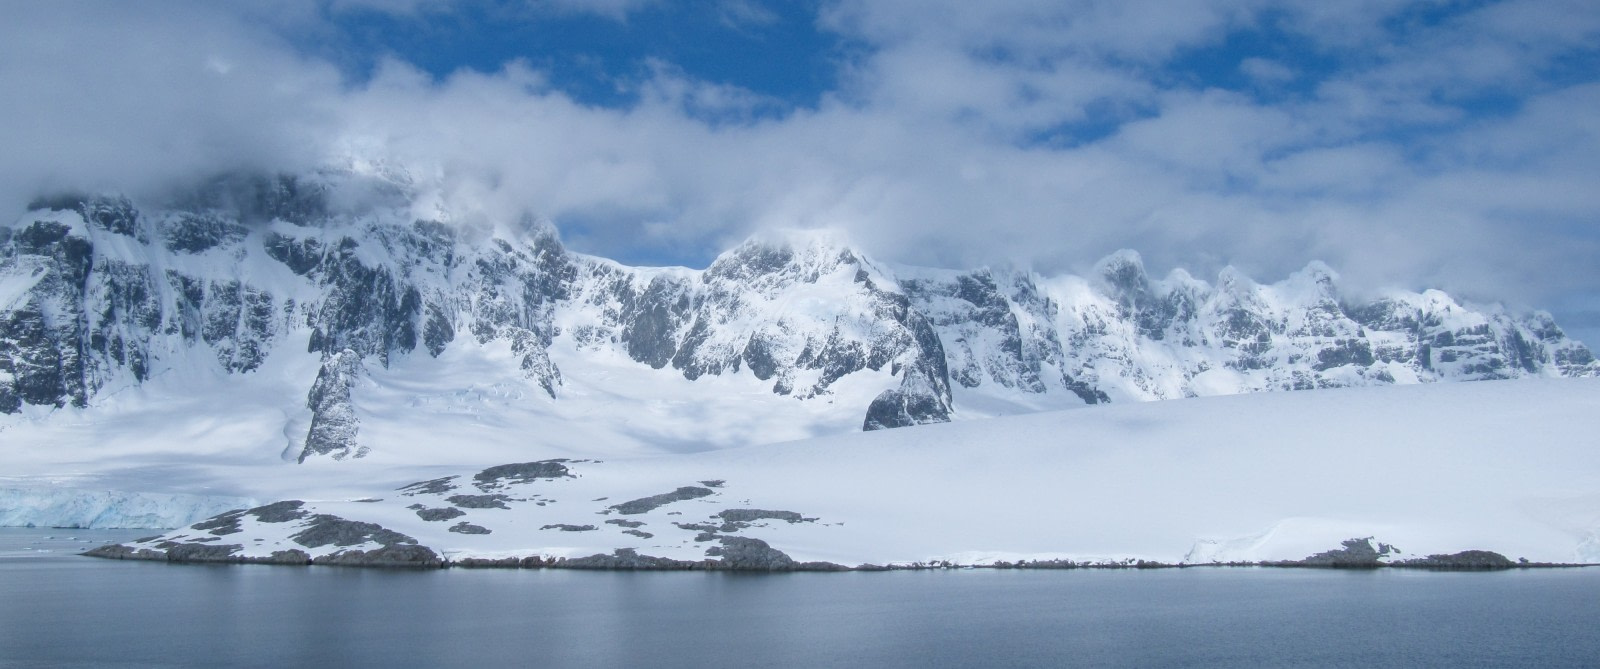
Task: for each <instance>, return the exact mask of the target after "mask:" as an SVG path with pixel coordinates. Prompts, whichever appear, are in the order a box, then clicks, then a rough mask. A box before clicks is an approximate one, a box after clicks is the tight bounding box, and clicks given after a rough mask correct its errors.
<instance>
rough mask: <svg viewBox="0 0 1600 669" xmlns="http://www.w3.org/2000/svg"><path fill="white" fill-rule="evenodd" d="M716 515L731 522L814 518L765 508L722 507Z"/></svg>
mask: <svg viewBox="0 0 1600 669" xmlns="http://www.w3.org/2000/svg"><path fill="white" fill-rule="evenodd" d="M717 517H718V518H721V519H723V520H724V521H727V522H731V523H748V522H752V521H757V520H766V519H771V520H781V521H784V522H786V523H799V522H810V521H814V520H816V519H815V518H806V517H804V516H801V515H800V514H798V513H795V512H793V511H768V510H766V509H723V510H722V511H720V512H718V513H717Z"/></svg>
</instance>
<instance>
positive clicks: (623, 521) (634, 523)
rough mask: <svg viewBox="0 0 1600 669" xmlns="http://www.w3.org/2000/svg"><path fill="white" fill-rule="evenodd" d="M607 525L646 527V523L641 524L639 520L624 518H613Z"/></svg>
mask: <svg viewBox="0 0 1600 669" xmlns="http://www.w3.org/2000/svg"><path fill="white" fill-rule="evenodd" d="M606 524H607V525H621V526H623V527H644V523H641V522H639V521H637V520H627V519H623V518H612V519H611V520H608V521H606Z"/></svg>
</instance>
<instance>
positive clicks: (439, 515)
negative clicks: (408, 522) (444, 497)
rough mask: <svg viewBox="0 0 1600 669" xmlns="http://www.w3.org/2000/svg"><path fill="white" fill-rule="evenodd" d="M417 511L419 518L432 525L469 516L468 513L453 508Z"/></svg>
mask: <svg viewBox="0 0 1600 669" xmlns="http://www.w3.org/2000/svg"><path fill="white" fill-rule="evenodd" d="M416 511H417V517H418V518H421V519H423V520H426V521H428V522H430V523H432V522H438V521H445V520H450V519H451V518H460V517H461V516H465V515H467V512H465V511H462V510H461V509H457V508H455V507H453V506H447V507H444V508H442V509H428V508H421V509H417V510H416Z"/></svg>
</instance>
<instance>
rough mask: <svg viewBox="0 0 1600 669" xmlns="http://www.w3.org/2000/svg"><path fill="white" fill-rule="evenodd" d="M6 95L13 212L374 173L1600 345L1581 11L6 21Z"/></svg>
mask: <svg viewBox="0 0 1600 669" xmlns="http://www.w3.org/2000/svg"><path fill="white" fill-rule="evenodd" d="M0 90H4V91H5V95H4V96H3V97H0V100H3V101H0V147H3V150H0V212H10V213H0V218H7V219H9V218H12V217H14V216H17V215H20V214H21V213H22V211H23V210H24V208H25V206H24V205H25V203H26V202H27V201H28V200H29V199H31V198H32V197H33V196H35V195H37V194H39V193H42V192H48V191H51V190H60V189H96V190H114V191H120V192H125V193H129V194H132V195H135V196H136V197H137V196H141V195H149V194H154V193H159V192H162V191H163V189H170V188H173V187H177V186H180V185H182V184H184V183H186V182H193V181H195V180H197V179H202V178H205V177H206V176H209V175H213V174H216V173H218V172H222V171H228V170H238V169H252V170H282V171H298V170H308V169H315V168H317V167H319V166H325V165H343V164H352V163H359V164H381V165H385V166H390V167H393V168H398V169H404V170H405V171H406V172H407V173H409V174H412V175H413V176H414V177H416V178H417V180H418V182H419V183H425V184H428V188H430V189H432V191H434V192H436V193H437V195H438V197H439V198H440V201H441V202H444V203H446V204H447V205H448V208H449V210H450V211H451V212H453V215H454V216H456V217H457V218H458V219H459V220H463V221H465V220H473V219H485V220H508V219H515V218H518V217H520V216H522V215H523V214H529V213H531V214H533V215H536V216H541V217H545V218H548V219H550V220H552V221H553V222H555V224H556V225H557V227H558V228H559V229H560V230H561V232H562V235H563V238H564V239H565V240H566V242H567V244H568V246H569V247H571V248H573V249H575V250H578V251H583V252H588V253H594V254H597V255H603V256H607V257H611V258H615V259H617V260H620V261H623V262H628V263H633V264H677V265H688V266H692V267H703V266H705V265H706V264H707V263H708V262H709V261H710V260H711V259H712V258H713V257H714V256H715V255H716V253H718V252H719V251H721V250H724V249H726V248H728V247H729V246H731V245H732V244H735V243H737V242H738V241H739V240H741V239H743V238H745V237H747V236H749V235H751V234H753V233H757V232H759V231H762V230H768V229H776V228H818V227H826V228H836V229H840V230H843V231H845V232H846V233H847V234H848V235H849V236H850V238H851V239H853V240H854V242H855V243H856V244H857V245H859V246H860V247H861V248H862V249H864V250H865V251H866V252H867V253H869V254H870V255H872V256H873V257H876V258H879V259H882V260H887V261H892V262H902V263H911V264H920V265H931V266H941V267H961V268H967V267H976V266H983V265H989V266H1015V267H1026V268H1032V269H1035V270H1037V271H1040V272H1043V273H1046V274H1056V273H1067V272H1071V273H1078V274H1084V273H1088V272H1090V271H1092V269H1093V267H1094V264H1095V263H1096V262H1097V261H1098V260H1099V259H1101V258H1103V257H1104V256H1106V255H1107V254H1109V253H1111V252H1113V251H1116V250H1118V249H1124V248H1127V249H1134V250H1137V251H1139V252H1140V253H1141V254H1142V255H1143V258H1144V261H1145V264H1146V266H1147V267H1148V268H1149V269H1150V271H1151V272H1152V273H1153V274H1155V275H1157V276H1160V275H1163V274H1165V273H1166V272H1167V271H1169V270H1171V269H1173V268H1177V267H1182V268H1185V269H1187V270H1189V271H1191V272H1192V273H1194V274H1196V275H1197V276H1200V277H1202V278H1206V277H1214V276H1215V274H1216V272H1217V271H1218V270H1220V269H1221V268H1222V267H1225V266H1229V265H1232V266H1236V267H1238V268H1240V269H1241V270H1243V271H1245V272H1246V273H1247V274H1249V275H1251V276H1254V277H1256V278H1257V279H1259V280H1263V281H1274V280H1277V279H1281V278H1283V277H1284V276H1286V275H1287V274H1289V273H1291V272H1293V271H1296V270H1298V269H1300V268H1301V267H1304V266H1305V265H1306V264H1307V263H1309V262H1311V261H1313V260H1320V261H1324V262H1326V263H1328V264H1329V265H1331V266H1332V267H1333V268H1334V269H1335V270H1336V271H1338V273H1339V274H1340V276H1341V285H1342V286H1343V288H1344V290H1345V291H1346V292H1347V294H1349V295H1351V296H1352V298H1359V297H1361V296H1364V295H1370V294H1373V293H1374V292H1375V291H1379V290H1382V289H1387V288H1404V289H1408V290H1420V289H1424V288H1441V289H1445V290H1447V291H1450V292H1452V293H1453V294H1456V295H1459V296H1461V297H1463V298H1465V299H1469V300H1474V301H1482V302H1490V301H1501V302H1505V303H1507V304H1509V305H1512V306H1513V307H1514V308H1522V307H1537V308H1543V309H1547V310H1549V311H1551V312H1553V313H1554V314H1555V315H1556V317H1557V319H1558V322H1560V323H1561V324H1562V325H1563V326H1564V327H1565V328H1566V329H1567V330H1568V332H1569V333H1571V334H1574V335H1575V336H1578V337H1579V338H1580V339H1584V340H1586V341H1588V342H1590V343H1594V344H1600V262H1597V259H1600V3H1595V2H1593V0H1498V1H1478V0H1473V1H1460V2H1452V1H1448V0H1418V1H1404V0H1347V1H1343V2H1309V1H1307V2H1267V1H1263V0H1187V1H1185V2H1171V1H1168V0H1116V1H1103V0H993V1H989V2H971V1H970V0H916V1H912V0H873V1H870V2H868V1H858V0H796V1H792V2H780V1H764V0H688V1H684V2H668V1H666V0H588V1H585V0H501V1H494V2H491V1H487V0H485V1H479V2H474V1H466V2H442V1H438V0H274V1H270V2H269V1H265V0H260V1H257V0H241V1H239V2H230V3H215V2H201V1H194V2H190V1H186V0H168V1H163V2H151V1H144V0H123V1H104V2H94V1H87V0H86V1H83V2H50V3H42V2H24V1H22V0H0Z"/></svg>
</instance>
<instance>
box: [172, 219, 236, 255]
mask: <svg viewBox="0 0 1600 669" xmlns="http://www.w3.org/2000/svg"><path fill="white" fill-rule="evenodd" d="M248 233H249V230H248V229H247V228H245V226H243V225H240V224H238V223H236V222H233V221H230V220H228V219H226V218H223V217H221V216H218V215H216V214H213V213H210V212H207V213H189V212H185V213H182V214H178V215H177V216H175V217H173V218H172V219H171V220H169V221H168V222H167V224H166V225H165V226H164V227H163V228H162V231H161V235H162V237H163V238H164V239H165V241H166V247H167V248H168V249H169V250H172V251H178V252H182V253H201V252H204V251H208V250H211V249H213V248H216V247H218V246H224V245H231V244H235V243H238V242H240V241H242V240H243V239H244V238H245V235H247V234H248Z"/></svg>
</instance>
